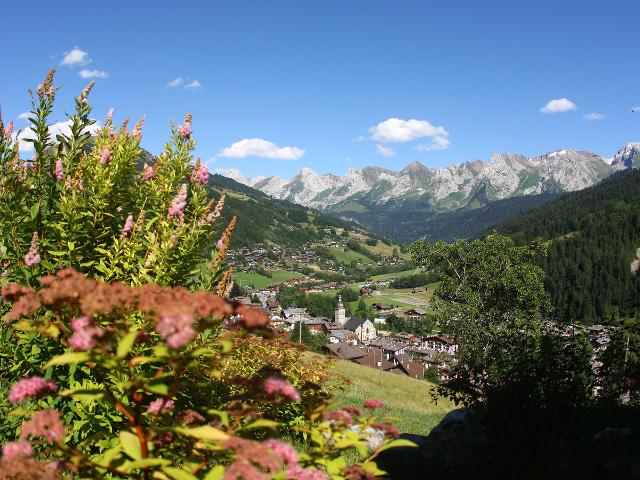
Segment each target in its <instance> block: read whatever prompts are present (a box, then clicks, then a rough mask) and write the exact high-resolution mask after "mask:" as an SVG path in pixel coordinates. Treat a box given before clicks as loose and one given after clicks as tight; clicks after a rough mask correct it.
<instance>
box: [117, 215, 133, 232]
mask: <svg viewBox="0 0 640 480" xmlns="http://www.w3.org/2000/svg"><path fill="white" fill-rule="evenodd" d="M132 228H133V215H129V216H128V217H127V219H126V220H125V222H124V227H122V234H121V235H120V238H124V237H126V236H127V235H129V232H131V229H132Z"/></svg>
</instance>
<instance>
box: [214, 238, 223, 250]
mask: <svg viewBox="0 0 640 480" xmlns="http://www.w3.org/2000/svg"><path fill="white" fill-rule="evenodd" d="M216 247H218V250H221V249H222V247H224V242H223V241H222V239H221V238H219V239H218V241H217V242H216Z"/></svg>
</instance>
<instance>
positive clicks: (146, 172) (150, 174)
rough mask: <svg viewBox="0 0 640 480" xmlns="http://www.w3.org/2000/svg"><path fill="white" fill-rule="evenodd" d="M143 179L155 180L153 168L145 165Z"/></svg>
mask: <svg viewBox="0 0 640 480" xmlns="http://www.w3.org/2000/svg"><path fill="white" fill-rule="evenodd" d="M142 178H143V179H144V180H151V179H152V178H153V167H151V166H149V165H145V167H144V170H143V171H142Z"/></svg>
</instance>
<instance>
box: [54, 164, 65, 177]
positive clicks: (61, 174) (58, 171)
mask: <svg viewBox="0 0 640 480" xmlns="http://www.w3.org/2000/svg"><path fill="white" fill-rule="evenodd" d="M55 176H56V180H57V181H59V182H61V181H63V180H64V171H63V170H62V160H56V168H55Z"/></svg>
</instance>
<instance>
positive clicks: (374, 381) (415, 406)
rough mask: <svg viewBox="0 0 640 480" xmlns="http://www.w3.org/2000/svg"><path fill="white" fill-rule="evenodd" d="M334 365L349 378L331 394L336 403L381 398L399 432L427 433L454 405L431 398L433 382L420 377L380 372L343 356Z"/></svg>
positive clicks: (350, 403)
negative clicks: (344, 384)
mask: <svg viewBox="0 0 640 480" xmlns="http://www.w3.org/2000/svg"><path fill="white" fill-rule="evenodd" d="M334 368H335V371H336V372H337V373H339V374H340V375H344V376H345V377H347V378H349V379H350V381H351V383H350V384H349V385H347V386H346V387H345V389H344V390H343V391H340V392H339V393H337V394H336V395H335V397H334V400H335V401H336V403H337V404H338V405H339V406H340V407H344V406H348V405H356V406H362V405H363V404H364V401H365V400H367V399H369V398H375V399H378V400H381V401H382V402H384V404H385V408H386V412H385V413H386V414H387V415H389V416H390V417H394V418H395V419H396V420H394V423H395V425H396V426H397V427H398V428H399V429H400V431H402V432H405V433H415V434H418V435H427V434H428V433H429V432H430V431H431V429H432V428H433V427H434V426H435V425H437V424H438V422H439V421H440V420H441V419H442V417H444V416H445V414H446V413H447V412H449V411H450V410H452V409H453V408H454V406H453V404H452V403H451V402H450V401H448V400H445V399H443V398H440V399H438V403H437V404H436V403H435V402H434V401H433V400H432V398H431V392H432V390H433V388H434V386H433V384H431V383H429V382H426V381H424V380H416V379H413V378H409V377H405V376H402V375H397V374H393V373H388V372H381V371H378V370H375V369H373V368H369V367H363V366H362V365H357V364H355V363H351V362H346V361H343V360H339V361H337V362H336V365H335V367H334Z"/></svg>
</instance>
